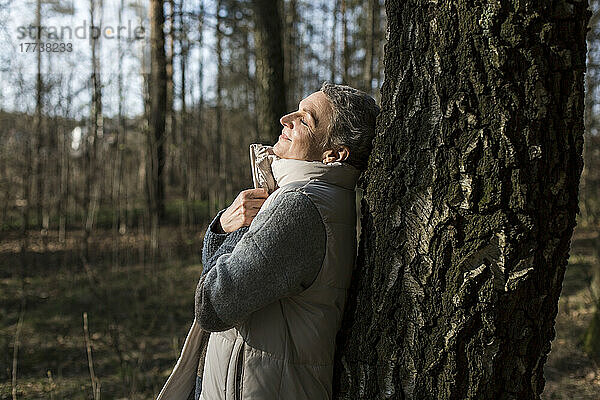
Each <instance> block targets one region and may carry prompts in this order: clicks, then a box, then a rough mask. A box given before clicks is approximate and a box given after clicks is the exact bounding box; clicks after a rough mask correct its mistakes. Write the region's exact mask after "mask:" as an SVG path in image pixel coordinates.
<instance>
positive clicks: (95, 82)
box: [0, 0, 600, 399]
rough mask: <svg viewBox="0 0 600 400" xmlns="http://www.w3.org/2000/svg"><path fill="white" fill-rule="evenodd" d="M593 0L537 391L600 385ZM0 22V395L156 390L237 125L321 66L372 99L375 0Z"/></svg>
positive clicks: (379, 19) (377, 64)
mask: <svg viewBox="0 0 600 400" xmlns="http://www.w3.org/2000/svg"><path fill="white" fill-rule="evenodd" d="M591 9H592V12H593V16H592V18H591V20H590V28H591V29H590V32H589V34H588V49H589V51H588V72H587V74H586V114H585V124H586V125H585V126H586V132H585V147H584V160H585V165H584V171H583V175H582V179H581V187H580V214H579V215H578V225H577V228H576V231H575V235H574V239H573V244H572V250H571V257H570V260H569V267H568V269H567V275H566V277H565V281H564V285H563V292H562V295H561V301H560V304H559V314H558V317H557V325H556V331H557V337H556V339H555V340H554V342H553V350H552V352H551V353H550V357H549V361H548V363H547V365H546V367H545V376H546V379H547V384H546V390H545V392H544V398H547V399H563V398H564V399H567V398H578V399H588V398H589V399H597V398H598V397H599V396H600V365H599V364H598V360H600V335H599V334H598V331H600V316H599V314H598V309H599V305H600V300H599V299H600V289H599V288H600V262H599V251H600V238H599V232H600V229H599V227H600V17H599V15H600V2H598V1H596V0H593V1H591ZM32 27H33V29H32ZM35 27H44V29H37V28H35ZM90 27H98V30H94V29H90ZM157 27H161V29H157ZM121 28H122V29H121ZM269 30H272V31H271V32H273V34H271V35H265V34H264V33H265V32H269ZM119 32H121V35H118V34H117V33H119ZM0 36H1V40H0V66H1V67H0V398H18V397H20V398H28V399H29V398H94V399H96V398H100V396H102V397H105V398H131V399H135V398H140V399H141V398H148V397H150V396H154V395H156V394H157V393H158V391H159V390H160V387H161V386H162V384H163V383H164V381H165V379H166V377H167V376H168V373H169V372H170V369H171V368H172V366H173V365H174V362H175V360H176V358H177V355H178V353H179V351H180V349H181V345H182V341H183V338H184V335H185V333H186V332H187V329H188V328H189V325H190V323H191V319H192V318H193V291H194V288H195V285H196V282H197V280H198V277H199V276H200V272H201V268H202V267H201V264H200V251H201V247H202V246H201V243H202V238H203V232H204V230H205V229H206V226H207V224H208V222H209V221H210V219H211V218H212V216H214V214H216V212H217V211H218V210H220V209H222V208H224V207H226V206H227V205H228V204H229V203H230V202H231V201H232V200H233V198H234V197H235V195H236V194H237V193H238V192H239V191H240V190H242V189H245V188H248V187H251V185H252V181H251V175H250V167H249V156H248V146H249V144H250V143H265V144H273V143H274V142H275V141H276V139H277V132H278V131H279V130H280V125H279V123H278V117H277V118H276V117H273V115H277V116H281V115H283V113H285V112H289V111H291V110H294V109H295V108H296V106H297V103H298V102H299V101H300V100H301V99H302V98H303V97H305V96H306V95H308V94H310V93H312V92H314V91H316V90H318V89H319V87H320V86H321V84H322V83H323V82H324V81H326V80H328V81H331V82H335V83H344V84H348V85H350V86H353V87H356V88H359V89H362V90H364V91H366V92H367V93H369V94H371V95H373V97H375V99H376V100H377V101H379V99H380V88H381V85H382V83H383V80H384V68H383V56H384V51H385V47H384V46H385V41H386V17H385V7H384V4H383V1H380V0H367V1H357V0H330V1H323V0H321V1H310V2H309V1H302V0H280V1H273V2H271V1H267V2H266V1H248V0H210V1H209V0H193V1H192V0H167V1H150V2H147V1H141V0H128V1H125V0H89V1H88V0H78V1H59V0H32V1H25V2H17V1H12V0H0ZM48 44H50V46H49V47H48ZM63 44H64V46H63ZM69 44H70V46H69ZM38 46H43V48H44V51H39V50H40V48H39V47H38ZM32 47H33V48H35V47H38V48H37V49H36V50H35V51H34V50H32ZM278 48H280V53H281V55H282V57H267V58H269V60H270V63H271V64H269V65H265V64H264V63H263V62H262V61H261V60H262V59H264V58H265V55H270V54H273V53H272V52H273V51H275V52H277V49H278ZM69 49H70V50H69ZM159 49H162V51H158V50H159ZM273 49H275V50H273ZM153 63H158V65H159V67H160V68H158V69H157V68H156V64H155V65H154V67H153ZM157 70H158V71H162V70H164V74H157V73H156V72H155V71H157ZM269 71H271V72H272V71H281V76H279V77H278V76H273V75H277V74H276V73H269ZM273 82H280V83H281V85H279V86H278V85H276V84H273ZM265 99H266V100H265ZM161 127H162V128H161Z"/></svg>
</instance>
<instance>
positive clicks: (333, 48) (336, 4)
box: [329, 0, 340, 83]
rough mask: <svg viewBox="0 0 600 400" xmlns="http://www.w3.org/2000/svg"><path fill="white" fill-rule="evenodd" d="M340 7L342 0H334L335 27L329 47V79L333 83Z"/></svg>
mask: <svg viewBox="0 0 600 400" xmlns="http://www.w3.org/2000/svg"><path fill="white" fill-rule="evenodd" d="M339 9H340V0H334V6H333V29H332V31H331V46H330V48H329V51H330V52H331V57H330V61H329V73H330V74H331V75H330V78H329V80H330V81H331V82H332V83H335V78H336V72H337V71H336V69H337V68H336V54H337V41H336V36H337V30H338V16H337V15H338V12H339Z"/></svg>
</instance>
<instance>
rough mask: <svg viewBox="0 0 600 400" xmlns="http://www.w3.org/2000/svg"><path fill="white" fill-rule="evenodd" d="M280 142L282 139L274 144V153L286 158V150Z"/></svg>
mask: <svg viewBox="0 0 600 400" xmlns="http://www.w3.org/2000/svg"><path fill="white" fill-rule="evenodd" d="M280 142H281V141H280V140H278V141H277V143H275V144H274V145H273V153H275V155H276V156H277V157H279V158H285V157H284V151H283V149H282V148H281V143H280Z"/></svg>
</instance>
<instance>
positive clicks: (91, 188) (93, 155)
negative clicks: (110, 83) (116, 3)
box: [83, 0, 103, 262]
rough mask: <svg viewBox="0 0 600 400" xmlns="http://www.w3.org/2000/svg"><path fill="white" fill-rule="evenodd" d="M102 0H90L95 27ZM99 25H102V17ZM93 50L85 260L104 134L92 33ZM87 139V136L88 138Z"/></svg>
mask: <svg viewBox="0 0 600 400" xmlns="http://www.w3.org/2000/svg"><path fill="white" fill-rule="evenodd" d="M102 8H103V7H102V0H100V4H99V7H98V8H96V0H90V24H91V26H93V27H95V26H96V25H95V21H96V19H95V18H96V16H95V14H96V10H97V9H98V10H100V12H102ZM99 22H100V23H99V24H98V26H101V25H102V20H101V19H100V21H99ZM90 43H91V52H92V76H91V85H92V88H91V89H92V101H91V107H90V123H89V127H90V128H89V130H88V135H89V134H90V133H91V135H92V136H91V139H92V140H91V149H90V148H89V146H90V143H89V141H88V140H86V144H85V145H86V147H87V148H86V150H85V152H86V161H87V162H86V166H87V168H86V173H87V179H86V186H85V198H84V201H85V225H84V238H83V246H84V248H83V256H84V258H85V262H87V261H88V260H89V241H90V235H91V232H92V229H93V226H94V220H95V217H96V211H97V210H96V208H97V204H98V197H99V186H100V185H99V182H98V173H97V170H96V169H97V167H96V166H97V165H98V163H97V161H98V147H99V146H98V140H99V138H100V137H101V136H102V125H103V121H102V88H101V81H100V62H99V60H98V37H97V35H96V34H91V35H90ZM86 139H87V138H86Z"/></svg>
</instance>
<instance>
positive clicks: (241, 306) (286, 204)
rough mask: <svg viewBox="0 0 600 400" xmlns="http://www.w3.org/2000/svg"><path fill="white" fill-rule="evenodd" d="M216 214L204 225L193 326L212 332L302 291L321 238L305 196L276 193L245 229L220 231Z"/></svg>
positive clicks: (321, 253)
mask: <svg viewBox="0 0 600 400" xmlns="http://www.w3.org/2000/svg"><path fill="white" fill-rule="evenodd" d="M223 212H224V210H221V211H220V212H219V213H218V214H217V216H216V217H215V218H214V220H213V221H212V222H211V224H210V225H209V227H208V229H207V231H206V234H205V236H204V245H203V250H202V263H203V268H204V269H203V271H202V276H201V278H200V281H199V282H198V286H197V288H196V296H195V313H196V320H197V321H198V323H199V325H200V326H201V327H202V328H203V329H204V330H206V331H211V332H216V331H224V330H227V329H230V328H232V327H234V326H237V325H239V324H241V323H242V322H243V321H244V320H245V319H246V318H247V317H248V316H249V315H250V314H251V313H253V312H255V311H257V310H260V309H261V308H263V307H265V306H266V305H268V304H270V303H272V302H274V301H277V300H278V299H280V298H283V297H287V296H292V295H295V294H298V293H300V292H302V291H303V290H304V289H306V288H308V287H309V286H310V285H311V283H312V282H313V281H314V280H315V278H316V277H317V274H318V272H319V270H320V269H321V265H322V264H323V259H324V257H325V246H326V240H327V236H326V233H325V226H324V225H323V221H322V219H321V215H320V214H319V211H318V210H317V208H316V207H315V205H314V204H313V203H312V201H311V200H310V199H309V198H308V196H306V195H305V194H303V193H301V192H297V191H291V192H286V193H282V194H281V195H280V196H278V197H277V198H276V199H275V200H274V201H273V203H272V204H271V206H270V207H269V208H268V209H266V210H263V211H261V212H260V213H259V214H258V215H257V216H256V218H255V219H254V220H253V221H252V224H251V225H250V227H242V228H240V229H238V230H236V231H234V232H231V233H218V232H219V231H221V229H220V222H219V219H220V217H221V214H222V213H223Z"/></svg>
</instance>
